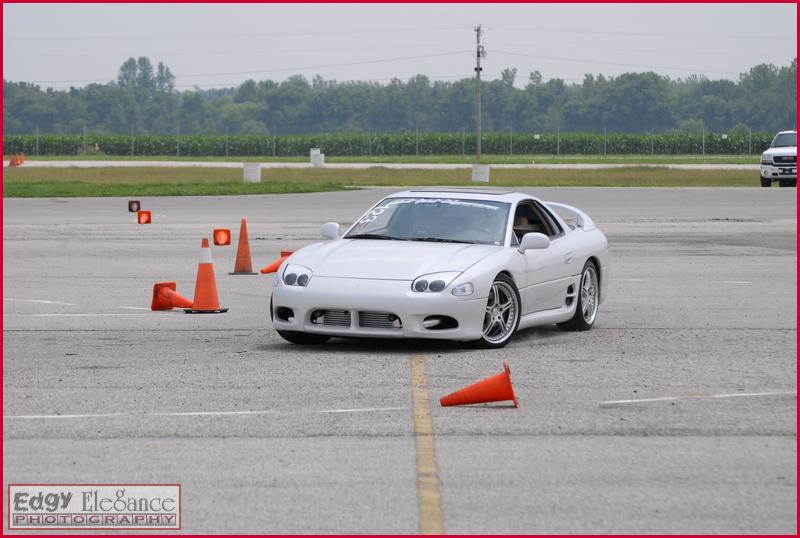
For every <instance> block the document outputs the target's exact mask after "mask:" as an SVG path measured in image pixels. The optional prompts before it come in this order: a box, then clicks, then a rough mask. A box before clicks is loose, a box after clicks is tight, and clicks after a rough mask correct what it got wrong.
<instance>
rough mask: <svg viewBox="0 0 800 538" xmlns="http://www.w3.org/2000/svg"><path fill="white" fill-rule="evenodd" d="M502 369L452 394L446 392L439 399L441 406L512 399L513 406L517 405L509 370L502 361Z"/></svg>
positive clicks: (506, 364)
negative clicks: (445, 394)
mask: <svg viewBox="0 0 800 538" xmlns="http://www.w3.org/2000/svg"><path fill="white" fill-rule="evenodd" d="M503 369H504V370H505V371H503V372H500V373H499V374H495V375H493V376H491V377H487V378H486V379H484V380H482V381H478V382H477V383H473V384H472V385H470V386H468V387H464V388H463V389H461V390H457V391H455V392H454V393H452V394H448V395H447V396H445V397H444V398H442V399H441V400H439V402H440V403H441V404H442V407H448V406H451V405H469V404H479V403H486V402H502V401H505V400H513V402H514V407H519V402H518V401H517V397H516V395H515V394H514V387H513V385H511V370H510V369H509V367H508V363H507V362H504V363H503Z"/></svg>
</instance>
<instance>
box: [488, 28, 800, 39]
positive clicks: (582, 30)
mask: <svg viewBox="0 0 800 538" xmlns="http://www.w3.org/2000/svg"><path fill="white" fill-rule="evenodd" d="M489 29H490V30H509V31H520V32H549V33H558V34H592V35H615V36H638V37H690V38H694V39H735V40H737V41H738V40H742V39H768V40H794V39H797V37H796V36H786V35H774V34H770V35H763V36H760V35H759V36H756V35H746V34H745V35H742V34H709V33H706V32H703V33H699V34H692V33H667V32H630V31H608V30H594V29H591V28H572V27H569V28H565V27H558V28H554V27H545V26H538V27H537V26H531V27H526V28H522V27H517V26H490V27H489Z"/></svg>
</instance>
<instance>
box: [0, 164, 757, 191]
mask: <svg viewBox="0 0 800 538" xmlns="http://www.w3.org/2000/svg"><path fill="white" fill-rule="evenodd" d="M470 174H471V172H470V170H388V169H384V168H374V169H366V170H346V169H330V168H312V169H306V170H302V169H273V170H263V171H262V182H261V183H243V182H242V172H241V170H238V169H224V168H88V169H81V168H27V169H26V168H6V169H5V170H4V177H3V195H4V196H5V197H27V198H30V197H74V196H134V195H138V196H182V195H228V194H268V193H287V192H313V191H331V190H341V189H346V188H353V187H362V186H396V187H408V186H433V185H447V186H456V185H462V186H464V185H473V186H474V185H476V184H475V183H472V182H471V181H470ZM491 174H492V175H491V178H492V180H491V183H490V184H489V185H491V186H503V187H522V186H526V187H755V186H758V178H757V177H756V176H754V175H753V173H752V172H751V171H747V170H744V171H740V170H667V169H660V168H623V169H604V170H528V169H524V170H493V171H492V172H491ZM478 185H481V184H478Z"/></svg>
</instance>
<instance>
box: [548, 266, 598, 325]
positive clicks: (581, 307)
mask: <svg viewBox="0 0 800 538" xmlns="http://www.w3.org/2000/svg"><path fill="white" fill-rule="evenodd" d="M578 291H579V293H578V304H577V306H576V307H575V315H574V316H572V319H570V320H569V321H565V322H564V323H559V324H558V326H559V327H560V328H561V329H567V330H571V331H588V330H589V329H591V328H592V325H594V320H595V318H597V307H598V306H599V303H600V278H599V276H598V273H597V267H596V266H595V264H594V262H592V261H591V260H590V261H587V262H586V265H584V266H583V271H581V281H580V284H579V290H578Z"/></svg>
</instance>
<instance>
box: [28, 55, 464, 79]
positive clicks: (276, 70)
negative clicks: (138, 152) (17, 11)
mask: <svg viewBox="0 0 800 538" xmlns="http://www.w3.org/2000/svg"><path fill="white" fill-rule="evenodd" d="M465 52H468V51H463V50H458V51H452V52H441V53H436V54H421V55H417V56H401V57H396V58H383V59H380V60H363V61H358V62H344V63H337V64H324V65H307V66H302V67H278V68H273V69H256V70H251V71H231V72H227V73H191V74H187V75H180V76H176V77H175V78H176V79H179V78H188V77H223V76H239V75H256V74H262V73H280V72H286V71H303V70H307V69H326V68H330V67H348V66H353V65H368V64H378V63H388V62H399V61H405V60H421V59H424V58H437V57H441V56H453V55H456V54H464V53H465ZM106 80H108V79H97V78H94V79H82V80H32V81H30V82H31V83H32V84H70V83H80V82H88V83H91V82H104V81H106Z"/></svg>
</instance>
